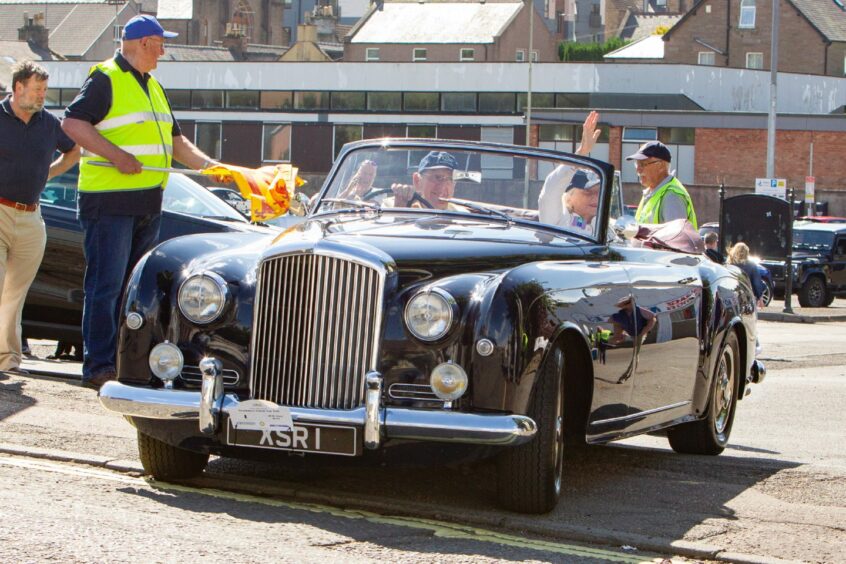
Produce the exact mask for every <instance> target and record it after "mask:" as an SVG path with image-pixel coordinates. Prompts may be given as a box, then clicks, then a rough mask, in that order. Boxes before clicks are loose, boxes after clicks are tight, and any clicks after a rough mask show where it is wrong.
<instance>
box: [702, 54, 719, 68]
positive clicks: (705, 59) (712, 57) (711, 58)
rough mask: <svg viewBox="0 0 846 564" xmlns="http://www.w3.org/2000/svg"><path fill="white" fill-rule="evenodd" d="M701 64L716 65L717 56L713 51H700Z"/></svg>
mask: <svg viewBox="0 0 846 564" xmlns="http://www.w3.org/2000/svg"><path fill="white" fill-rule="evenodd" d="M699 64H700V65H708V66H714V65H716V64H717V57H716V54H715V53H714V52H713V51H699Z"/></svg>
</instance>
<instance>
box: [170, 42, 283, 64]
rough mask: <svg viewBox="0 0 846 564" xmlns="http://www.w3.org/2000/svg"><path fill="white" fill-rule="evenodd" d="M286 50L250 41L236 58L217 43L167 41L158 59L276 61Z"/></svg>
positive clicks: (182, 60)
mask: <svg viewBox="0 0 846 564" xmlns="http://www.w3.org/2000/svg"><path fill="white" fill-rule="evenodd" d="M287 50H288V48H287V47H279V46H277V45H259V44H255V43H250V44H248V45H247V48H246V51H245V53H244V57H243V58H237V57H235V56H234V55H233V54H232V51H230V50H229V49H228V48H226V47H221V46H219V45H214V46H207V45H175V44H172V43H168V44H167V45H166V46H165V54H164V56H163V57H162V58H161V59H159V60H160V61H181V62H186V61H187V62H215V61H217V62H234V61H276V60H279V57H281V56H282V55H283V54H284V53H285V51H287Z"/></svg>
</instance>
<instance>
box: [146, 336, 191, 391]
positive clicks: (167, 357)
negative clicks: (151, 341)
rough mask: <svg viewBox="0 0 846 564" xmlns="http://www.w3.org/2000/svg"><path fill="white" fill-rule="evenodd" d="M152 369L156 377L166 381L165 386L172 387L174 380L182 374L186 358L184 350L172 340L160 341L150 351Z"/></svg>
mask: <svg viewBox="0 0 846 564" xmlns="http://www.w3.org/2000/svg"><path fill="white" fill-rule="evenodd" d="M149 362H150V370H152V371H153V374H155V375H156V378H158V379H159V380H161V381H162V382H164V385H165V388H172V387H173V381H174V380H175V379H176V377H177V376H179V375H180V374H182V366H183V365H184V364H185V360H184V359H183V358H182V351H180V350H179V347H177V346H176V345H174V344H173V343H171V342H168V341H165V342H164V343H159V344H158V345H156V346H155V347H153V350H151V351H150V358H149Z"/></svg>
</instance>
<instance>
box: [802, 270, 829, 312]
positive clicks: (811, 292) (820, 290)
mask: <svg viewBox="0 0 846 564" xmlns="http://www.w3.org/2000/svg"><path fill="white" fill-rule="evenodd" d="M827 298H828V290H826V287H825V280H823V279H822V277H820V276H811V277H810V278H808V280H806V281H805V284H803V285H802V287H801V288H799V305H800V306H802V307H825V306H826V305H827V304H826V300H827Z"/></svg>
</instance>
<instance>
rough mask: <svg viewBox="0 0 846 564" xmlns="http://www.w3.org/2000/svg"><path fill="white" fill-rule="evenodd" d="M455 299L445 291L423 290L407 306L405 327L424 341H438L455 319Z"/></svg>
mask: <svg viewBox="0 0 846 564" xmlns="http://www.w3.org/2000/svg"><path fill="white" fill-rule="evenodd" d="M455 308H456V304H455V299H454V298H453V297H452V296H451V295H450V294H449V292H447V291H445V290H441V289H440V288H430V289H428V290H423V291H422V292H420V293H418V294H417V295H416V296H414V297H413V298H411V299H410V300H409V301H408V304H407V305H406V306H405V325H406V327H408V330H409V331H411V333H412V335H414V336H415V337H417V338H418V339H420V340H423V341H437V340H438V339H440V338H441V337H443V336H444V335H446V334H447V332H448V331H449V329H450V327H452V322H453V319H454V318H455Z"/></svg>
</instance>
